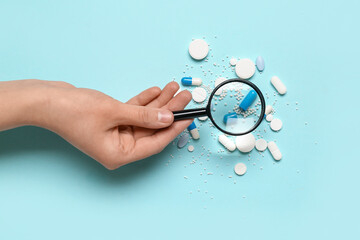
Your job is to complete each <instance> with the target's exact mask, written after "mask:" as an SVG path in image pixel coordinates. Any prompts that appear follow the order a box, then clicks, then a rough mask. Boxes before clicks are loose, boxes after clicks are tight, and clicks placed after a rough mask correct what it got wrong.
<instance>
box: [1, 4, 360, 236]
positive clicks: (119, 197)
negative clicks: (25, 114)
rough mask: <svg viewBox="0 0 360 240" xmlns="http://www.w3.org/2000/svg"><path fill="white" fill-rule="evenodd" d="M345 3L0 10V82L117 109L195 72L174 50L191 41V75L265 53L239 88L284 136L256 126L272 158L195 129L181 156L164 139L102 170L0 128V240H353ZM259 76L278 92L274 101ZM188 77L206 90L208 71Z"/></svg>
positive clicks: (352, 16)
mask: <svg viewBox="0 0 360 240" xmlns="http://www.w3.org/2000/svg"><path fill="white" fill-rule="evenodd" d="M359 7H360V2H359V1H355V0H353V1H351V0H345V1H320V0H316V1H314V0H311V1H310V0H303V1H288V0H282V1H281V0H273V1H266V0H258V1H189V0H187V1H184V0H183V1H115V0H114V1H108V0H106V1H104V0H103V1H73V0H72V1H14V0H11V1H10V0H1V2H0V30H1V35H0V80H2V81H5V80H12V79H24V78H39V79H48V80H63V81H68V82H70V83H72V84H74V85H76V86H78V87H88V88H94V89H97V90H100V91H103V92H105V93H106V94H109V95H111V96H113V97H115V98H117V99H119V100H121V101H126V100H127V99H129V98H130V97H132V96H133V95H135V94H137V93H138V92H140V91H141V90H143V89H145V88H148V87H151V86H155V85H156V86H160V87H163V86H164V85H165V84H166V83H167V82H168V81H171V80H172V79H173V77H175V80H177V81H178V80H179V79H180V78H181V77H182V76H183V75H185V74H190V73H191V70H192V69H190V70H187V69H186V67H185V64H189V65H191V66H195V67H196V69H198V67H199V65H200V64H203V65H204V66H205V63H204V62H202V63H195V62H194V61H192V60H191V59H190V57H189V56H188V52H187V47H188V44H189V43H190V41H191V39H192V38H202V37H205V40H206V41H207V42H208V43H209V44H210V47H211V48H212V51H211V54H213V57H212V58H211V59H210V60H209V62H208V63H207V65H206V66H207V67H206V69H208V68H212V67H213V65H212V63H213V62H221V61H222V59H225V61H226V63H227V61H228V59H227V58H226V56H230V57H231V56H235V57H241V58H244V57H248V58H251V59H253V60H255V58H256V57H257V56H258V55H262V56H263V57H264V59H265V63H266V67H265V71H264V73H263V74H261V75H260V74H259V73H256V75H255V76H254V78H253V80H252V81H253V82H254V83H256V84H257V85H258V86H259V87H260V88H261V89H262V90H263V91H264V92H268V93H269V96H270V102H269V103H270V104H271V103H272V102H273V101H274V99H277V103H276V106H275V109H276V111H277V112H276V117H279V118H281V119H282V120H283V122H284V127H283V129H282V130H281V131H280V132H279V133H274V132H272V131H271V130H269V127H268V125H267V123H263V124H262V126H261V129H268V131H267V133H266V134H265V135H264V138H266V139H267V140H269V141H270V140H276V141H277V143H278V146H279V148H280V149H281V151H282V153H283V159H282V160H281V161H280V162H278V163H275V162H274V161H273V160H272V158H271V156H270V154H269V153H268V151H266V152H265V153H264V157H261V155H259V154H258V152H257V151H256V150H253V151H252V152H251V154H250V157H248V155H246V154H240V153H239V152H238V151H237V152H234V153H231V154H229V153H227V152H220V153H218V150H219V149H222V147H221V146H220V145H219V143H218V142H217V140H216V138H215V139H214V137H211V132H213V133H214V135H217V133H218V132H217V131H216V130H215V129H213V128H209V127H208V126H207V123H205V124H203V125H202V126H200V134H201V136H202V138H201V139H200V140H199V141H198V142H191V144H193V145H194V146H195V151H194V152H193V153H189V152H188V151H187V150H186V149H185V148H184V149H181V150H178V149H177V148H176V147H175V146H173V145H170V146H169V147H168V148H166V149H165V151H164V152H162V153H161V154H159V155H157V156H153V157H150V158H148V159H146V160H143V161H140V162H137V163H134V164H130V165H128V166H125V167H122V168H120V169H118V170H116V171H108V170H106V169H105V168H103V167H102V166H101V165H100V164H98V163H97V162H95V161H94V160H92V159H91V158H89V157H87V156H85V155H84V154H82V153H81V152H79V151H78V150H76V149H75V148H74V147H72V146H71V145H70V144H68V143H67V142H66V141H64V140H63V139H61V138H60V137H58V136H57V135H55V134H53V133H51V132H49V131H46V130H43V129H40V128H35V127H22V128H19V129H14V130H9V131H5V132H2V133H0V239H106V238H119V239H195V238H197V239H226V238H229V239H230V238H231V239H235V238H239V239H319V238H321V239H350V238H355V237H356V236H358V235H359V234H360V230H359V229H360V224H359V213H360V208H359V202H360V193H359V186H358V184H359V180H360V177H359V173H358V172H359V170H360V161H359V160H360V158H359V155H358V145H359V140H358V138H359V133H360V130H359V126H358V122H359V120H358V119H359V117H360V115H359V111H358V110H359V108H358V103H359V101H358V96H359V93H358V90H359V87H360V84H359V79H360V78H359V77H360V73H359V54H360V51H359V49H360V48H359V42H360V33H359V23H360V17H359V16H360V15H359ZM183 71H185V74H184V73H183ZM193 71H194V72H193V73H194V74H196V70H195V68H194V70H193ZM199 72H200V73H201V71H200V70H199ZM273 75H278V76H279V77H280V78H281V79H282V80H283V82H284V83H285V84H286V86H287V88H288V93H287V94H286V95H285V96H283V97H278V96H273V91H274V90H273V88H272V87H271V85H270V82H269V80H270V78H271V76H273ZM230 76H233V75H230ZM201 77H203V79H204V82H205V83H208V85H211V86H212V84H210V83H211V80H214V79H215V78H214V77H212V76H210V75H207V76H206V77H204V76H203V75H201ZM296 102H298V105H296ZM287 103H289V105H287ZM296 107H297V108H298V110H296ZM1 114H2V115H3V114H6V113H1ZM305 122H307V123H308V124H307V125H306V124H305ZM202 145H203V146H204V148H205V150H203V147H202ZM209 150H210V151H211V152H212V154H211V155H210V157H209V161H207V157H206V155H207V152H208V151H209ZM204 152H205V154H204V155H203V156H202V155H201V153H204ZM170 155H172V156H174V157H171V156H170ZM193 157H194V159H196V163H195V164H190V162H191V161H192V160H193ZM249 159H250V160H249ZM238 162H244V163H246V164H247V166H248V172H247V173H246V174H245V175H244V176H242V177H239V176H236V175H234V173H233V167H234V165H235V164H236V163H238ZM254 163H255V165H254ZM204 168H205V169H206V170H204ZM207 172H212V173H213V175H207ZM201 173H202V175H201ZM184 176H187V177H188V179H185V178H184ZM229 176H232V178H229ZM234 182H236V183H234Z"/></svg>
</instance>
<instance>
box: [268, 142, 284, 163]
mask: <svg viewBox="0 0 360 240" xmlns="http://www.w3.org/2000/svg"><path fill="white" fill-rule="evenodd" d="M268 149H269V151H270V153H271V155H272V156H273V158H274V159H275V160H277V161H279V160H281V158H282V154H281V152H280V150H279V148H278V147H277V145H276V143H275V142H269V143H268Z"/></svg>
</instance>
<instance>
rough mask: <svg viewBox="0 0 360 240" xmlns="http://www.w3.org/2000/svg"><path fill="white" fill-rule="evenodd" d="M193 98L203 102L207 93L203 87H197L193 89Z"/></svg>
mask: <svg viewBox="0 0 360 240" xmlns="http://www.w3.org/2000/svg"><path fill="white" fill-rule="evenodd" d="M191 94H192V98H193V100H194V101H195V102H198V103H201V102H203V101H205V99H206V96H207V93H206V90H205V89H203V88H202V87H197V88H195V89H194V90H193V91H192V93H191Z"/></svg>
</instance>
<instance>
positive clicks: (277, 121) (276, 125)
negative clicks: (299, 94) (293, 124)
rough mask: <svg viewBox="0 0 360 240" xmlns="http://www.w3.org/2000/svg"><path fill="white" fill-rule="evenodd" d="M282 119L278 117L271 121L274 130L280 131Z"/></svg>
mask: <svg viewBox="0 0 360 240" xmlns="http://www.w3.org/2000/svg"><path fill="white" fill-rule="evenodd" d="M282 125H283V124H282V121H281V120H280V119H278V118H275V119H273V120H272V121H271V123H270V128H271V129H272V130H274V131H279V130H280V129H281V128H282Z"/></svg>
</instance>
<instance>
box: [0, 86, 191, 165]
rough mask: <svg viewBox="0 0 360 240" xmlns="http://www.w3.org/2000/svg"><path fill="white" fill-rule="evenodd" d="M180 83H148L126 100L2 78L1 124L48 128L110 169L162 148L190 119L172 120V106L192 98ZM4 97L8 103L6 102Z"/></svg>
mask: <svg viewBox="0 0 360 240" xmlns="http://www.w3.org/2000/svg"><path fill="white" fill-rule="evenodd" d="M178 89H179V85H178V84H177V83H176V82H171V83H169V84H167V85H166V86H165V88H164V89H163V90H160V88H158V87H153V88H149V89H147V90H145V91H143V92H141V93H140V94H139V95H137V96H135V97H133V98H132V99H130V100H129V101H128V102H127V103H122V102H120V101H117V100H115V99H113V98H111V97H109V96H107V95H105V94H103V93H101V92H99V91H96V90H91V89H85V88H76V87H74V86H73V85H71V84H68V83H65V82H55V81H41V80H19V81H9V82H1V83H0V98H1V99H0V100H1V102H2V105H0V109H1V110H2V112H4V111H8V112H9V114H8V115H7V117H6V118H3V117H0V130H4V129H9V128H13V127H17V126H22V125H35V126H39V127H44V128H46V129H49V130H51V131H53V132H55V133H57V134H59V135H60V136H62V137H63V138H64V139H66V140H67V141H68V142H70V143H71V144H72V145H74V146H75V147H77V148H78V149H80V150H81V151H83V152H84V153H86V154H87V155H89V156H91V157H92V158H94V159H95V160H97V161H99V162H100V163H101V164H102V165H104V166H105V167H106V168H108V169H116V168H118V167H120V166H122V165H124V164H127V163H130V162H133V161H136V160H140V159H143V158H146V157H149V156H151V155H154V154H157V153H159V152H161V151H162V150H163V149H164V148H165V147H166V146H167V145H168V144H169V143H170V142H171V141H172V140H173V139H174V138H175V137H176V136H177V135H179V134H180V133H181V132H182V131H183V130H184V129H185V128H186V127H187V126H188V125H189V124H190V123H191V122H192V120H186V121H180V122H173V115H172V112H171V111H174V110H182V109H184V108H185V106H186V105H187V104H188V103H189V102H190V100H191V94H190V93H189V92H188V91H182V92H180V93H179V94H177V95H176V96H175V97H174V94H175V93H176V92H177V91H178ZM4 101H5V103H11V104H7V106H6V105H4Z"/></svg>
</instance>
